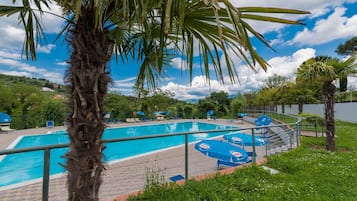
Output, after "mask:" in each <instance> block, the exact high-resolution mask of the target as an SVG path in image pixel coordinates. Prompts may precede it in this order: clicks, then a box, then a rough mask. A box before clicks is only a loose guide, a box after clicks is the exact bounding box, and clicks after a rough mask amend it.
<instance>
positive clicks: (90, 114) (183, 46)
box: [0, 0, 307, 201]
mask: <svg viewBox="0 0 357 201" xmlns="http://www.w3.org/2000/svg"><path fill="white" fill-rule="evenodd" d="M12 2H13V3H16V2H17V1H16V0H13V1H12ZM21 2H22V6H15V5H14V6H0V16H11V15H13V14H18V16H19V17H18V19H19V22H20V23H21V24H22V25H23V26H24V29H25V32H26V37H25V42H24V52H25V54H26V58H27V59H29V58H31V59H36V47H37V44H38V42H39V41H41V39H42V37H44V33H43V30H42V24H41V21H40V17H41V15H43V14H45V13H49V14H51V13H50V12H48V11H46V12H45V11H44V9H43V8H45V7H47V8H50V7H51V2H55V3H57V4H58V5H60V6H61V7H62V8H63V11H64V13H63V14H64V15H63V16H59V17H62V18H64V19H65V21H66V25H65V26H64V29H63V30H62V32H60V34H63V35H64V36H65V38H66V40H67V41H68V43H69V46H70V49H71V50H72V52H71V56H70V58H69V60H68V63H69V64H70V67H69V69H68V70H67V72H66V76H65V81H66V84H67V85H68V88H69V104H68V105H69V107H70V110H71V115H70V116H69V117H68V120H67V121H68V127H67V131H68V135H69V137H70V149H69V151H68V152H67V154H66V155H65V157H66V159H67V164H66V165H65V168H66V169H67V170H68V195H69V198H68V199H69V200H74V201H76V200H85V201H91V200H98V190H99V187H100V184H101V173H102V171H103V170H104V164H103V162H102V150H103V149H104V145H103V142H102V134H103V131H104V128H105V123H104V118H103V114H104V113H105V111H104V97H105V95H106V93H107V85H108V83H109V82H110V81H111V79H110V77H109V72H108V71H107V64H108V62H109V61H110V59H111V58H112V56H113V53H114V54H116V55H118V56H117V58H120V59H122V60H123V61H126V60H127V59H128V57H133V58H134V59H139V60H141V61H142V65H141V67H140V70H139V74H138V78H137V82H136V87H138V88H144V87H152V86H155V85H156V84H157V78H158V76H160V75H161V74H162V72H163V70H162V69H163V67H165V66H167V64H168V61H169V60H168V59H169V58H170V54H173V53H177V52H179V53H180V54H181V55H183V56H184V58H186V62H187V63H188V66H189V67H190V69H191V70H190V72H191V73H190V75H192V68H193V57H194V55H195V54H196V52H195V51H194V50H195V44H198V46H199V48H198V49H199V51H200V52H199V53H200V54H201V55H202V58H203V66H204V70H205V72H206V76H207V79H208V78H209V76H210V70H209V67H210V65H209V62H210V63H211V65H212V66H213V67H214V70H215V74H216V75H217V77H218V78H219V79H221V80H222V81H223V78H224V73H223V72H224V71H223V70H222V69H223V67H222V66H221V64H220V57H221V55H223V57H224V58H225V60H226V63H227V67H226V69H225V70H226V72H227V73H228V75H229V76H230V77H231V80H232V81H235V80H236V76H237V72H236V70H235V68H234V66H232V63H231V62H230V57H229V56H230V55H229V54H228V50H230V49H231V50H233V51H234V54H236V55H238V56H240V57H241V58H242V59H243V60H244V61H245V62H246V63H247V64H248V65H249V66H250V67H251V68H253V69H255V65H256V64H257V65H259V66H260V67H261V68H263V69H264V70H266V69H267V63H266V61H265V60H264V59H263V58H262V57H260V56H259V54H258V53H257V52H256V51H255V50H254V48H253V46H252V44H251V41H250V35H252V36H255V37H257V38H258V39H259V40H260V41H261V42H263V43H264V44H265V45H267V46H268V47H270V46H269V44H268V43H267V42H266V41H265V39H264V38H263V36H262V35H261V34H260V33H258V32H256V31H255V30H254V29H253V28H252V27H251V26H250V25H249V24H248V23H247V22H246V21H245V20H246V19H250V20H258V21H271V22H278V23H286V24H301V22H298V21H293V20H288V19H281V18H276V17H270V16H267V15H261V14H262V13H287V14H307V12H303V11H298V10H289V9H279V8H259V7H244V8H243V7H242V8H237V7H235V6H233V5H232V4H231V2H230V1H218V0H208V1H207V0H204V1H202V0H189V1H188V0H175V1H173V0H150V1H148V0H122V1H118V0H85V1H84V0H53V1H50V0H32V1H30V0H22V1H21ZM222 4H223V6H222ZM255 13H258V14H255ZM44 20H46V19H44ZM168 47H171V48H172V49H168Z"/></svg>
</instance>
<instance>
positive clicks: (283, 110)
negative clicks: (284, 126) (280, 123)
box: [281, 103, 285, 114]
mask: <svg viewBox="0 0 357 201" xmlns="http://www.w3.org/2000/svg"><path fill="white" fill-rule="evenodd" d="M281 112H282V113H283V114H285V103H282V104H281Z"/></svg>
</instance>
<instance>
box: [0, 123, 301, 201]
mask: <svg viewBox="0 0 357 201" xmlns="http://www.w3.org/2000/svg"><path fill="white" fill-rule="evenodd" d="M300 122H301V119H299V118H297V121H296V122H295V123H289V124H278V125H271V126H258V127H257V126H254V127H248V128H231V129H222V130H205V131H193V132H191V131H190V132H189V133H188V132H177V133H170V134H167V133H164V134H155V135H150V136H137V137H125V138H113V139H107V140H103V143H113V142H123V141H131V140H142V139H151V138H161V137H172V136H185V179H186V180H187V179H188V177H189V175H188V144H189V142H188V135H194V134H200V133H216V132H231V131H244V130H250V131H251V133H252V144H253V146H252V149H253V153H254V154H253V158H252V162H253V163H255V162H256V154H255V143H254V140H255V138H254V137H255V135H256V134H255V130H256V129H262V128H273V127H281V126H295V131H296V134H297V135H299V133H300V130H299V124H300ZM296 137H297V139H298V136H296ZM290 140H291V139H290ZM297 146H298V141H297ZM66 147H69V144H57V145H46V146H37V147H29V148H18V149H8V150H0V156H1V155H7V154H15V153H23V152H31V151H41V150H43V151H44V168H43V180H42V200H43V201H48V192H49V178H50V153H51V150H52V149H59V148H66Z"/></svg>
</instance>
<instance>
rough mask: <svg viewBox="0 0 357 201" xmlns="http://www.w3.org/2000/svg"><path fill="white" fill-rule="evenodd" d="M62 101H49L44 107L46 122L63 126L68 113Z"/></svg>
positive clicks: (43, 112)
mask: <svg viewBox="0 0 357 201" xmlns="http://www.w3.org/2000/svg"><path fill="white" fill-rule="evenodd" d="M64 105H65V103H64V102H63V101H62V100H54V99H49V100H48V101H46V102H45V103H44V104H43V105H42V114H43V117H44V121H43V122H45V121H46V120H53V121H54V122H55V125H56V126H59V125H63V122H64V120H65V117H66V113H67V111H66V110H65V108H66V107H64Z"/></svg>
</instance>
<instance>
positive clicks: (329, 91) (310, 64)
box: [297, 55, 357, 151]
mask: <svg viewBox="0 0 357 201" xmlns="http://www.w3.org/2000/svg"><path fill="white" fill-rule="evenodd" d="M356 68H357V63H356V55H353V56H351V57H349V58H348V59H347V60H345V61H341V60H339V59H336V58H333V59H332V58H327V59H324V60H321V59H319V58H318V57H315V58H311V59H309V60H307V61H306V62H304V63H303V64H302V65H301V66H300V68H299V69H298V76H297V77H298V78H299V79H300V80H303V81H310V82H311V81H316V80H318V81H320V82H321V83H322V95H323V102H324V105H325V106H324V109H325V124H326V149H327V150H328V151H336V142H335V117H334V105H335V92H336V86H335V85H334V84H333V81H335V80H336V79H338V78H344V77H348V75H350V74H352V73H355V72H356Z"/></svg>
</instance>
